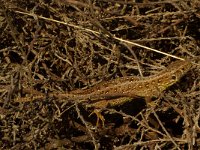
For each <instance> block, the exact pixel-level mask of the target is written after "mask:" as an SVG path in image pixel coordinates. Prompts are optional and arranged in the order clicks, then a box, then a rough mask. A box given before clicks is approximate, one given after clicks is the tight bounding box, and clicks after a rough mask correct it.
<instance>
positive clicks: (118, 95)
mask: <svg viewBox="0 0 200 150" xmlns="http://www.w3.org/2000/svg"><path fill="white" fill-rule="evenodd" d="M191 67H192V63H191V62H190V61H187V60H186V61H183V60H177V61H175V62H173V63H171V64H170V65H169V66H167V67H166V69H164V70H162V71H160V72H159V73H157V74H155V75H151V76H148V77H143V78H139V77H135V76H128V77H119V78H116V79H113V80H110V81H105V82H101V83H99V84H97V85H95V86H93V87H91V88H89V89H84V90H74V91H71V92H68V93H61V92H60V93H49V95H48V96H49V97H55V98H57V99H58V100H60V101H61V102H65V101H66V100H72V101H87V102H88V106H90V107H94V108H96V109H98V108H105V107H107V106H108V105H110V106H116V105H121V104H123V103H125V102H127V101H130V100H132V99H133V98H135V97H145V98H151V97H158V96H159V95H160V93H162V92H163V91H164V90H165V89H167V88H168V87H170V86H171V85H173V84H174V83H176V82H177V81H179V80H180V78H181V77H182V76H184V75H185V74H186V73H187V72H188V71H189V70H190V69H191ZM35 93H37V94H36V96H33V97H31V98H30V97H25V98H19V99H16V100H15V101H16V102H23V101H32V100H36V99H44V98H45V94H43V93H42V94H39V93H38V92H35ZM94 113H95V114H96V115H97V117H98V119H99V118H100V119H101V120H102V122H103V121H104V118H103V116H101V115H100V114H99V113H98V112H97V111H94ZM97 123H98V120H97Z"/></svg>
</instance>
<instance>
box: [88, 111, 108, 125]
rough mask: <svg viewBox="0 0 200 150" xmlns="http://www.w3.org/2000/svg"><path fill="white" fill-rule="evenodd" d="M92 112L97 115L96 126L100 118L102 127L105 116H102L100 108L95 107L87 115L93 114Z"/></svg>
mask: <svg viewBox="0 0 200 150" xmlns="http://www.w3.org/2000/svg"><path fill="white" fill-rule="evenodd" d="M93 114H96V116H97V122H96V127H98V126H99V121H100V120H101V122H102V126H103V127H104V121H105V118H104V116H103V115H102V114H101V112H100V110H98V109H95V110H94V111H93V112H92V113H91V114H90V115H89V117H90V116H91V115H93Z"/></svg>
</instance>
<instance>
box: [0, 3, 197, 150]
mask: <svg viewBox="0 0 200 150" xmlns="http://www.w3.org/2000/svg"><path fill="white" fill-rule="evenodd" d="M0 2H1V6H0V31H1V32H0V64H1V65H0V148H1V149H13V150H16V149H27V150H28V149H41V150H42V149H59V150H61V149H108V150H109V149H116V150H121V149H190V150H192V149H200V127H199V124H200V118H199V117H200V77H199V74H200V70H199V66H198V65H194V67H193V68H192V69H191V70H190V71H189V72H188V73H187V74H186V75H185V76H184V77H183V78H182V79H181V80H180V81H179V82H177V83H176V84H175V85H173V86H172V87H170V88H168V89H167V90H166V91H165V92H164V93H162V94H161V96H160V97H159V98H155V99H154V101H155V102H156V103H157V105H154V106H152V107H147V106H146V104H145V102H144V99H143V98H138V99H135V100H134V101H132V102H127V103H125V104H123V105H121V106H116V107H114V108H105V109H104V110H103V112H102V114H103V115H104V117H105V119H106V121H105V127H101V126H100V125H99V126H98V127H96V126H95V123H96V116H95V115H92V116H90V117H89V114H90V113H91V110H88V109H86V108H85V104H82V103H79V102H74V103H72V102H67V100H66V102H65V103H61V102H59V101H58V100H57V99H56V98H49V97H48V93H49V92H64V91H72V90H75V89H81V88H89V87H90V86H92V85H95V84H97V83H99V82H101V81H106V80H110V79H114V78H116V77H122V76H131V75H135V76H141V75H142V74H143V75H144V76H148V75H151V74H155V73H156V72H157V71H160V70H162V69H163V68H164V66H167V65H168V64H169V63H170V62H172V61H174V60H175V59H177V58H175V57H176V56H177V57H180V58H185V59H190V60H194V59H193V58H195V57H197V58H198V56H199V55H200V48H199V46H200V1H199V0H135V2H134V1H133V0H77V1H76V0H1V1H0ZM150 48H152V49H150ZM155 50H159V51H162V52H164V53H163V54H162V53H160V52H159V51H157V52H156V51H155ZM166 53H167V54H166ZM168 54H169V55H168ZM195 60H198V59H195ZM196 63H199V62H198V61H196ZM40 93H43V94H46V98H45V99H44V98H43V99H41V98H39V94H40ZM36 96H38V97H36ZM21 97H31V99H32V101H29V102H22V103H16V102H14V100H15V99H19V100H20V98H21ZM86 106H87V104H86ZM149 118H154V119H153V121H149ZM152 122H156V123H155V124H154V123H152Z"/></svg>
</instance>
